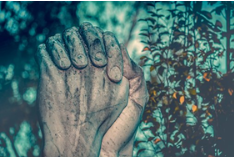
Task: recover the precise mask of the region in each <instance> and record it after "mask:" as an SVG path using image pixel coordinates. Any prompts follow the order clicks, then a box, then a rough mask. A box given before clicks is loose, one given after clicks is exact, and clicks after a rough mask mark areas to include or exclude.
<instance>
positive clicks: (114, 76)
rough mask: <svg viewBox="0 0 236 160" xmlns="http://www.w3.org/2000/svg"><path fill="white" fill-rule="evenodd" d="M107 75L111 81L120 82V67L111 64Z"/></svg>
mask: <svg viewBox="0 0 236 160" xmlns="http://www.w3.org/2000/svg"><path fill="white" fill-rule="evenodd" d="M108 69H109V68H108ZM108 77H109V79H110V80H111V81H113V82H116V83H117V82H120V81H121V79H122V77H123V75H122V72H121V69H120V67H118V66H113V67H112V68H111V69H109V71H108Z"/></svg>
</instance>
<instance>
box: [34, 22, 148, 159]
mask: <svg viewBox="0 0 236 160" xmlns="http://www.w3.org/2000/svg"><path fill="white" fill-rule="evenodd" d="M122 55H123V58H122ZM37 61H38V64H39V69H40V80H39V89H38V105H39V112H40V119H41V128H42V130H43V137H44V149H43V154H44V156H99V152H100V149H101V143H105V142H107V141H111V140H112V141H113V142H114V143H116V142H115V141H114V140H113V139H111V138H109V137H110V136H111V135H110V134H111V133H114V131H115V130H114V129H112V128H113V126H116V128H117V127H118V128H121V129H122V127H121V126H120V122H119V119H122V115H124V111H125V110H127V108H130V107H128V106H130V105H129V104H130V103H135V105H131V106H135V107H138V108H136V110H137V111H138V113H137V116H136V117H137V118H136V119H137V121H136V120H135V123H134V126H132V127H133V129H132V127H131V130H132V131H131V132H132V133H131V132H130V134H132V135H133V134H134V131H135V125H136V123H137V122H138V119H139V117H140V114H141V111H142V107H143V106H144V105H145V103H146V98H145V97H146V95H147V92H146V86H145V84H143V83H144V79H143V77H142V76H143V74H142V70H140V68H139V67H137V65H135V64H134V63H133V62H132V61H130V59H129V57H128V55H127V53H126V52H125V49H124V48H122V46H120V45H119V43H118V41H117V40H116V38H115V37H114V35H113V34H112V33H111V32H104V33H103V31H102V30H100V29H99V28H97V27H93V26H92V25H91V24H90V23H84V24H83V25H81V26H80V28H75V27H73V28H71V29H68V30H66V31H65V32H64V33H63V34H56V35H55V36H53V37H50V38H49V39H48V41H47V44H46V45H44V44H42V45H40V46H39V48H38V52H37ZM123 62H124V63H123ZM123 67H124V70H123ZM132 88H133V89H132ZM124 108H125V109H124ZM131 118H132V116H131ZM118 122H119V123H118ZM130 125H132V124H130ZM111 126H112V127H111ZM109 128H110V129H109ZM108 129H109V131H108ZM105 133H106V134H105ZM104 135H105V136H104ZM132 135H127V138H123V139H124V141H125V142H124V144H128V143H127V142H126V141H130V137H133V136H132ZM103 137H104V138H103ZM103 139H104V140H103ZM102 146H103V147H102V148H103V149H101V153H100V155H104V156H106V155H107V156H109V154H108V153H112V152H113V151H111V152H110V150H109V151H108V150H107V151H106V152H104V149H105V148H106V147H107V146H106V145H102ZM116 147H118V145H117V146H116ZM114 148H115V147H114ZM110 156H112V155H110Z"/></svg>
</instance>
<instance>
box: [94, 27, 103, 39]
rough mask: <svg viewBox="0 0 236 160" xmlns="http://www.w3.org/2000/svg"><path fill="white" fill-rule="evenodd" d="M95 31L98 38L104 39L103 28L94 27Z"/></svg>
mask: <svg viewBox="0 0 236 160" xmlns="http://www.w3.org/2000/svg"><path fill="white" fill-rule="evenodd" d="M94 29H95V30H96V32H97V34H98V36H99V37H100V38H101V39H103V33H104V32H103V30H102V29H101V28H99V27H97V26H94Z"/></svg>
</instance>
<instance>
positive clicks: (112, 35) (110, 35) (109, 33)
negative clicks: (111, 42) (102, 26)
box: [104, 31, 115, 37]
mask: <svg viewBox="0 0 236 160" xmlns="http://www.w3.org/2000/svg"><path fill="white" fill-rule="evenodd" d="M104 36H109V37H115V35H114V33H112V32H111V31H106V32H105V33H104Z"/></svg>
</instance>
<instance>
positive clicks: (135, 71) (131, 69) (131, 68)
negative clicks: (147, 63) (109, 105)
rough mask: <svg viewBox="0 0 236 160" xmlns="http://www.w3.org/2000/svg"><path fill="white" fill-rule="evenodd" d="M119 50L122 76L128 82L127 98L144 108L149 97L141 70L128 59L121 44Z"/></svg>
mask: <svg viewBox="0 0 236 160" xmlns="http://www.w3.org/2000/svg"><path fill="white" fill-rule="evenodd" d="M120 48H121V52H122V57H123V64H124V68H123V71H124V74H123V76H124V77H125V78H127V79H128V80H129V98H131V99H132V100H134V101H135V102H136V103H138V104H139V105H141V106H142V107H144V106H145V105H146V103H147V101H148V98H149V95H148V91H147V86H146V81H145V79H144V73H143V70H142V68H141V67H140V66H139V65H137V64H136V63H135V62H134V61H133V60H132V59H130V57H129V54H128V52H127V50H126V48H125V47H124V45H123V44H120Z"/></svg>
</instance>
